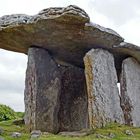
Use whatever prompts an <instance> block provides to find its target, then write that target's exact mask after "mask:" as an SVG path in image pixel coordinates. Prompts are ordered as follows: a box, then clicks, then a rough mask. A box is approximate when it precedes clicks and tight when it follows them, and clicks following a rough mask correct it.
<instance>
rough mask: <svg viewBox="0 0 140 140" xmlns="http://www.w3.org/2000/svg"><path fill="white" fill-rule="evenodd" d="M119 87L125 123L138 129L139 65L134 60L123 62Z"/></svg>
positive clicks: (139, 124) (139, 112)
mask: <svg viewBox="0 0 140 140" xmlns="http://www.w3.org/2000/svg"><path fill="white" fill-rule="evenodd" d="M120 86H121V106H122V109H123V112H124V118H125V123H126V124H127V125H133V126H135V127H140V64H139V63H138V62H137V61H136V60H135V59H134V58H127V59H125V60H124V61H123V63H122V72H121V78H120Z"/></svg>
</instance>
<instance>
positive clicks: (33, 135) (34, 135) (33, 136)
mask: <svg viewBox="0 0 140 140" xmlns="http://www.w3.org/2000/svg"><path fill="white" fill-rule="evenodd" d="M41 135H42V132H41V131H40V130H33V131H32V132H31V140H32V139H38V138H39V137H40V136H41Z"/></svg>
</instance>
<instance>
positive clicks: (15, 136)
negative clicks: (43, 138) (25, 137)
mask: <svg viewBox="0 0 140 140" xmlns="http://www.w3.org/2000/svg"><path fill="white" fill-rule="evenodd" d="M11 136H12V137H13V138H19V137H21V133H19V132H13V133H12V135H11Z"/></svg>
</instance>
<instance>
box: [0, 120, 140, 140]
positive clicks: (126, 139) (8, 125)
mask: <svg viewBox="0 0 140 140" xmlns="http://www.w3.org/2000/svg"><path fill="white" fill-rule="evenodd" d="M0 127H1V128H3V129H4V133H3V134H2V135H1V136H0V137H3V138H5V140H15V138H12V137H11V133H12V132H20V133H22V136H21V138H16V139H18V140H29V138H30V134H29V133H27V132H26V129H25V127H24V126H16V125H13V124H12V121H5V122H0ZM126 130H131V131H132V132H133V133H134V136H127V135H126V134H125V131H126ZM109 133H113V134H115V137H114V138H113V139H111V140H140V128H133V127H127V126H120V125H118V124H110V125H108V126H107V127H105V128H103V129H97V130H95V131H94V132H93V134H91V135H89V136H85V137H64V136H60V135H52V134H50V135H42V137H41V138H40V139H39V140H107V139H108V138H96V135H97V134H100V135H102V136H108V134H109Z"/></svg>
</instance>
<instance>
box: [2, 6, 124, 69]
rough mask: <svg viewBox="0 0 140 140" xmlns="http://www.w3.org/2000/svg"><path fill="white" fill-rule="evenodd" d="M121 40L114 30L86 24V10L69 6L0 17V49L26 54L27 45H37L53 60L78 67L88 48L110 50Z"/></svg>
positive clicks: (87, 21) (87, 17) (87, 18)
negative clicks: (46, 51)
mask: <svg viewBox="0 0 140 140" xmlns="http://www.w3.org/2000/svg"><path fill="white" fill-rule="evenodd" d="M122 41H123V38H122V37H121V36H120V35H118V34H117V33H116V32H115V31H113V30H111V29H108V28H104V27H101V26H99V25H97V24H93V23H90V22H89V16H88V15H87V14H86V12H85V11H84V10H82V9H80V8H78V7H77V6H73V5H70V6H68V7H64V8H61V7H60V8H48V9H44V10H42V11H41V12H39V13H38V14H37V15H34V16H27V15H19V14H18V15H8V16H3V17H1V18H0V48H3V49H7V50H11V51H16V52H21V53H26V54H27V52H28V48H29V47H31V46H38V47H42V48H46V49H47V50H49V52H50V53H51V54H52V55H53V57H54V58H55V59H57V60H60V61H63V62H67V63H70V64H74V65H77V66H80V67H83V66H84V65H83V57H84V55H85V53H86V52H87V51H89V50H90V49H91V48H106V49H111V48H112V46H113V45H119V44H120V43H121V42H122Z"/></svg>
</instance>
